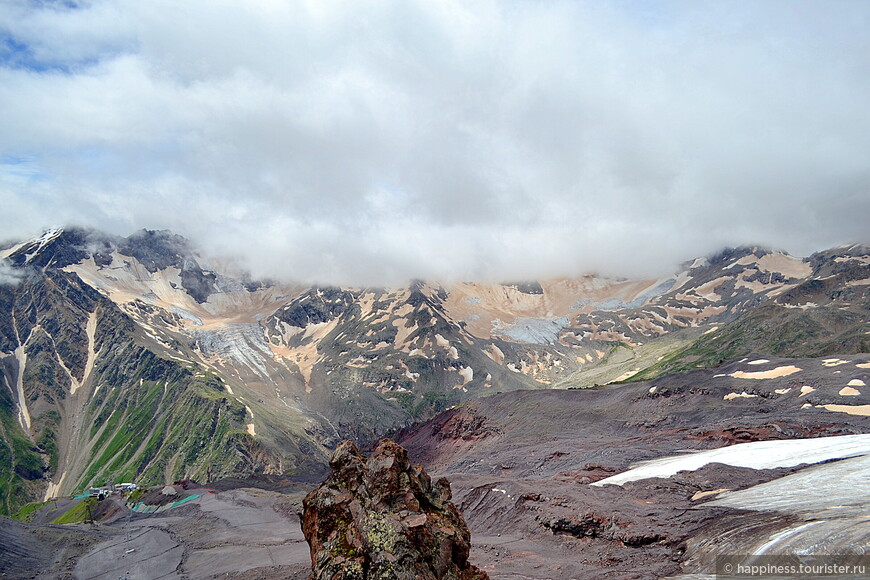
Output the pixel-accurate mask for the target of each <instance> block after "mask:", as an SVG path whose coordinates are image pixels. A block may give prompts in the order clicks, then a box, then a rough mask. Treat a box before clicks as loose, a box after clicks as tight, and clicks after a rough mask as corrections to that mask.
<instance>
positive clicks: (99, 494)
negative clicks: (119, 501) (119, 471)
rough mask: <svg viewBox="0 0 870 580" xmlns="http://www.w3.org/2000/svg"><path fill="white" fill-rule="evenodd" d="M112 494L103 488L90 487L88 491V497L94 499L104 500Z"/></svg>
mask: <svg viewBox="0 0 870 580" xmlns="http://www.w3.org/2000/svg"><path fill="white" fill-rule="evenodd" d="M111 493H112V492H111V491H110V490H108V489H106V488H105V487H92V488H91V489H89V490H88V497H95V498H97V499H106V498H107V497H109V495H110V494H111Z"/></svg>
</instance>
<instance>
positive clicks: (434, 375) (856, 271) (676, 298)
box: [0, 228, 870, 578]
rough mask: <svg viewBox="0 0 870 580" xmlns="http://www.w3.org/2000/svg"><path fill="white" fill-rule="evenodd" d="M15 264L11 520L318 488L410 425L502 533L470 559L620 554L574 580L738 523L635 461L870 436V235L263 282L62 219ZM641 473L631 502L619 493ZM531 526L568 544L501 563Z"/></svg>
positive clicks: (173, 239) (7, 500)
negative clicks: (350, 452)
mask: <svg viewBox="0 0 870 580" xmlns="http://www.w3.org/2000/svg"><path fill="white" fill-rule="evenodd" d="M691 257H692V256H687V258H691ZM0 260H2V261H0V373H2V379H0V381H2V385H0V513H2V514H7V515H12V514H15V513H16V512H17V511H18V510H19V508H21V506H23V505H25V504H26V503H28V502H34V501H43V500H47V499H49V498H53V497H58V496H71V495H74V494H76V493H78V492H81V491H85V490H87V489H88V488H90V487H93V486H102V485H106V484H112V483H118V482H136V483H138V484H139V485H140V486H144V485H157V484H165V483H172V482H174V481H179V480H196V481H199V482H213V481H217V480H222V479H223V480H227V478H243V477H249V476H251V475H258V476H261V477H264V478H268V477H273V476H274V477H277V476H280V477H282V478H285V479H287V480H288V481H294V482H297V483H298V484H300V485H303V486H305V485H311V484H313V483H315V482H319V481H321V480H322V479H324V477H326V475H327V473H328V471H329V469H328V460H329V457H330V454H331V453H332V450H333V449H335V447H336V446H337V445H338V443H339V442H340V441H341V440H343V439H352V440H354V441H356V442H357V443H359V444H360V445H362V446H366V445H372V444H374V443H375V442H376V441H377V440H379V439H380V438H382V437H384V436H387V435H391V436H393V437H394V438H395V439H396V440H397V441H399V442H401V443H402V444H403V445H405V446H406V447H407V448H408V452H409V454H410V455H411V456H412V459H414V460H415V461H419V462H423V463H425V465H426V468H427V469H428V470H430V471H432V472H436V473H443V474H449V475H450V479H451V481H452V482H454V485H455V486H456V485H457V482H458V489H456V490H455V493H454V495H455V497H457V498H458V501H457V505H459V506H460V508H461V509H462V510H463V511H464V512H466V517H467V518H468V520H469V525H470V526H471V528H472V532H473V533H475V534H483V536H482V537H489V539H490V540H491V542H490V543H489V544H487V546H489V547H488V548H485V549H484V548H482V547H480V545H478V546H477V547H476V548H475V550H477V552H473V553H472V560H474V559H475V558H477V560H476V561H475V563H477V564H478V565H480V566H482V567H483V568H484V569H487V570H488V571H489V573H490V575H491V576H492V577H494V578H499V577H501V578H531V577H534V578H538V577H540V578H544V577H565V578H567V577H569V575H566V574H569V573H568V572H566V571H565V569H564V568H559V569H557V568H553V566H555V564H552V562H560V561H562V560H559V556H558V551H559V550H560V549H563V548H564V542H567V541H569V539H571V538H573V539H575V540H577V541H580V540H582V541H586V542H589V541H592V540H591V539H590V538H593V539H594V538H600V539H603V540H602V541H604V542H605V544H602V545H606V546H610V547H611V548H612V546H613V545H614V542H616V543H618V544H619V546H620V548H619V550H616V551H615V552H614V551H601V550H599V551H598V552H595V551H593V552H589V553H590V554H596V555H595V558H597V560H595V561H594V562H592V563H589V562H586V563H583V564H580V563H578V564H576V566H575V567H574V568H572V569H571V570H570V574H573V575H574V576H570V577H587V576H585V575H584V574H593V572H590V570H600V569H601V567H602V566H605V567H606V566H623V568H625V566H629V565H630V566H629V567H631V566H634V567H635V568H637V569H641V568H642V567H643V566H646V565H647V563H648V562H656V563H657V564H656V565H659V568H660V569H657V572H656V574H660V575H665V574H669V573H675V571H678V569H679V565H680V563H681V562H689V561H692V562H695V561H698V562H700V560H702V559H703V558H708V559H709V556H708V555H705V554H706V553H701V552H698V551H697V550H696V551H695V552H692V549H691V546H692V545H698V543H702V542H704V541H708V543H709V542H713V541H714V540H713V539H709V538H715V537H718V536H715V535H710V534H712V532H709V528H704V530H706V531H705V532H704V533H708V532H709V534H708V535H707V536H703V535H697V534H696V535H695V536H693V537H695V538H696V540H695V542H696V544H691V543H690V544H687V543H686V541H687V540H686V538H687V537H688V536H687V534H689V531H691V530H695V531H697V530H698V529H701V528H703V527H704V525H706V524H704V522H705V521H707V520H704V518H703V517H701V516H698V515H696V512H691V511H690V512H688V513H689V514H690V515H689V516H686V515H685V514H686V513H687V512H686V510H687V509H689V507H690V504H691V503H692V502H690V501H689V499H688V498H684V497H683V496H682V495H680V494H682V493H683V491H685V490H683V489H682V488H680V490H679V491H675V488H674V486H677V485H678V483H673V482H671V483H668V484H667V485H666V486H665V487H666V489H665V491H661V489H659V492H658V493H660V494H661V493H666V494H671V495H669V496H668V497H671V499H672V500H673V501H672V502H671V503H667V502H664V503H663V502H662V501H659V502H658V503H657V504H656V506H657V507H655V509H653V508H652V507H650V508H649V509H647V508H646V507H643V509H641V507H638V506H640V505H641V504H640V503H637V502H641V503H642V502H643V498H645V497H647V496H646V495H644V494H646V493H647V492H645V491H644V492H638V491H637V483H631V482H632V481H636V480H637V478H635V479H627V480H626V482H623V481H620V482H618V485H613V486H607V485H604V486H599V484H598V481H599V480H602V479H604V478H605V477H608V476H612V475H615V474H617V473H621V472H627V471H628V470H629V468H630V467H631V466H632V465H633V464H634V463H635V462H636V461H638V460H644V459H656V458H661V457H664V456H667V455H674V454H676V452H677V451H678V450H680V449H695V450H699V449H707V450H712V449H716V448H721V447H723V446H726V445H732V444H734V443H745V442H763V441H768V440H772V439H795V438H806V437H813V438H815V437H819V436H822V435H854V436H857V435H858V434H861V433H868V432H870V424H868V423H867V421H868V419H867V417H866V416H867V415H868V414H870V411H868V409H870V387H868V388H866V389H865V388H862V387H864V386H865V384H868V383H870V364H868V360H870V357H868V356H867V355H866V353H868V352H870V246H865V245H854V246H844V247H838V248H833V249H829V250H825V251H820V252H818V253H816V254H813V255H812V256H809V257H807V258H800V257H793V256H790V255H788V254H786V253H784V252H779V251H774V250H770V249H765V248H759V247H740V248H736V249H728V250H724V251H722V252H720V253H718V254H716V255H712V256H707V257H698V258H696V259H690V260H689V261H688V262H686V263H685V264H683V265H682V267H680V268H679V269H678V271H676V272H672V273H667V274H665V275H662V276H661V277H659V278H649V279H617V278H607V277H600V276H596V275H593V274H590V275H587V276H582V277H577V278H554V279H547V280H532V281H515V282H509V281H505V282H503V283H488V282H487V283H484V282H462V283H452V284H449V285H446V284H445V285H442V284H438V283H435V282H429V281H414V282H412V283H410V284H409V285H407V286H406V287H400V288H349V287H311V286H301V285H292V284H285V283H278V282H273V281H264V280H252V279H250V277H249V276H247V275H246V274H245V273H244V272H239V271H236V270H234V269H233V268H230V267H225V266H222V265H221V262H220V261H217V260H213V259H210V258H205V257H203V255H201V254H200V252H199V250H198V249H197V248H194V247H193V246H192V244H191V243H189V242H188V241H187V240H185V239H184V238H182V237H180V236H178V235H174V234H172V233H170V232H166V231H148V230H142V231H139V232H136V233H134V234H132V235H130V236H129V237H126V238H124V237H117V236H112V235H106V234H103V233H100V232H97V231H93V230H85V229H78V228H67V229H55V230H50V231H47V232H45V233H44V234H43V235H42V236H41V237H39V238H36V239H32V240H25V241H17V242H14V243H8V244H6V246H5V249H3V250H2V251H0ZM834 373H837V374H834ZM762 407H763V409H762ZM747 417H749V418H747ZM853 455H854V454H853ZM721 463H722V464H716V465H719V467H718V468H715V469H720V471H721V470H725V471H724V472H722V473H718V472H715V469H713V468H711V467H710V466H709V465H708V466H707V467H706V468H705V469H707V470H708V471H709V473H707V472H692V473H694V475H691V476H686V475H683V476H681V477H682V480H679V482H680V483H679V485H682V486H684V487H685V486H689V487H691V489H692V493H693V494H694V493H696V492H708V491H711V492H712V493H711V494H710V495H713V496H714V495H715V494H716V493H718V492H722V491H725V488H728V489H736V488H739V487H741V486H743V487H748V486H752V485H756V484H763V483H764V482H765V481H770V480H772V479H774V478H775V477H780V476H785V475H789V474H791V472H792V471H794V469H793V468H792V466H787V465H784V464H783V465H781V466H779V467H778V468H779V469H781V470H784V469H785V470H788V469H791V470H792V471H789V472H788V473H785V472H784V471H783V472H776V473H774V472H773V471H771V469H774V468H771V467H770V466H767V465H765V466H761V467H758V469H761V471H758V472H754V471H753V470H752V469H749V467H751V466H747V465H743V464H739V465H738V464H733V463H731V464H729V463H728V461H726V460H722V462H721ZM807 463H811V461H807ZM728 465H732V467H728ZM734 465H736V466H734ZM711 469H713V471H710V470H711ZM729 470H731V471H729ZM741 470H744V471H741ZM749 472H753V473H752V474H748V473H749ZM723 473H724V475H723ZM759 473H760V474H762V475H758V474H759ZM799 473H802V472H798V474H799ZM699 474H701V475H699ZM789 476H792V475H789ZM493 477H497V478H499V479H498V481H495V480H492V478H493ZM650 477H668V475H662V474H653V475H650ZM487 478H489V479H487ZM705 478H706V479H705ZM720 479H721V480H723V481H724V480H728V481H730V482H731V483H730V484H727V485H726V484H724V483H723V484H722V485H719V484H718V483H717V486H718V487H717V488H716V489H715V490H711V489H710V488H711V485H712V484H710V482H711V481H714V480H715V481H717V482H718V481H719V480H720ZM484 480H485V481H484ZM659 481H662V480H659ZM665 481H670V480H665ZM499 482H500V483H499ZM530 482H532V483H530ZM614 483H616V482H614ZM560 486H561V487H560ZM566 486H567V487H566ZM620 486H622V487H620ZM632 486H635V487H632ZM668 486H670V487H668ZM581 488H582V492H581V491H577V490H581ZM720 488H721V489H720ZM566 489H567V490H568V491H565V490H566ZM632 489H634V490H635V491H634V492H632V493H634V494H635V495H634V496H633V497H634V499H633V500H632V501H633V502H634V503H632V502H629V501H628V500H625V499H624V498H623V496H621V495H620V494H627V493H629V491H626V490H632ZM650 493H651V492H650ZM584 494H585V495H584ZM689 495H690V496H691V495H692V494H689ZM677 496H679V498H678V499H674V498H676V497H677ZM638 497H640V499H637V498H638ZM702 497H703V496H702ZM559 498H561V499H559ZM709 499H713V497H710V498H709ZM736 501H737V500H734V502H736ZM505 502H507V504H509V505H507V504H505V505H502V504H504V503H505ZM608 502H611V503H613V505H614V506H617V507H613V510H612V511H608V510H609V509H610V508H608V510H605V509H604V508H602V507H601V506H607V505H609V504H608ZM620 502H622V503H620ZM648 503H649V502H648ZM460 504H461V505H460ZM617 504H618V505H617ZM623 504H625V505H630V507H628V508H626V507H625V505H623ZM665 504H667V505H665ZM738 504H739V505H738ZM619 505H621V506H623V507H621V508H620V507H618V506H619ZM663 506H664V507H663ZM734 506H736V507H740V508H741V509H750V508H746V506H745V505H744V504H741V503H739V502H737V503H734ZM721 509H725V508H721ZM584 510H586V511H584ZM596 510H598V511H596ZM620 510H622V511H620ZM650 510H651V511H650ZM656 510H659V511H661V512H662V513H658V512H656V514H654V515H653V516H651V515H650V513H652V512H655V511H656ZM605 511H607V513H605ZM641 512H643V513H641ZM647 512H649V513H647ZM620 513H621V514H622V515H619V516H615V515H613V514H620ZM674 514H678V515H674ZM679 514H682V515H679ZM693 514H695V515H693ZM783 517H785V516H783ZM789 517H792V516H789ZM614 518H616V519H614ZM620 518H621V520H620ZM680 518H682V519H680ZM692 518H694V519H692ZM793 519H794V518H793ZM617 520H619V521H617ZM658 520H661V521H666V522H669V523H667V524H666V525H665V524H662V525H659V526H658V527H656V521H658ZM683 520H691V521H683ZM750 520H751V521H750ZM735 521H736V520H735ZM741 521H742V522H743V523H744V524H746V525H755V524H756V523H757V521H756V520H755V519H752V518H751V517H750V516H746V517H745V521H744V520H741ZM765 521H767V522H769V521H770V520H765ZM777 521H778V522H779V523H781V524H782V526H785V527H787V526H786V523H787V524H788V525H791V524H792V523H794V522H793V521H792V520H789V521H788V522H786V523H783V521H785V520H783V519H782V518H781V519H780V520H777ZM747 522H748V523H747ZM722 525H724V524H722ZM735 525H736V524H735ZM759 525H760V524H759ZM785 527H782V529H785ZM777 529H780V528H777ZM511 530H514V531H516V530H524V532H523V537H524V538H526V539H528V541H533V540H534V537H535V534H549V536H550V537H554V538H562V537H564V538H568V539H566V540H564V542H562V540H559V541H560V542H562V544H558V546H557V545H556V543H554V544H553V545H552V546H554V547H552V553H551V554H550V555H549V556H546V554H545V552H540V551H539V552H540V553H541V554H545V556H546V557H547V558H550V563H549V564H542V565H541V566H543V567H541V566H539V568H540V570H541V571H540V574H541V575H538V576H536V575H534V574H533V573H532V572H529V570H531V569H532V568H534V566H533V563H530V562H531V560H530V559H529V558H530V556H528V554H531V553H533V552H534V553H536V554H537V553H538V552H535V551H534V549H532V548H524V549H523V550H518V551H517V553H520V551H522V553H523V554H526V556H517V557H516V558H515V559H513V560H508V561H504V559H503V558H502V556H504V554H507V553H509V552H510V550H509V549H507V548H499V547H498V546H499V545H500V543H499V541H497V540H495V538H497V537H500V536H496V534H495V532H496V531H497V532H498V534H502V533H504V535H505V538H508V537H510V534H511ZM687 530H689V531H687ZM721 531H722V530H720V532H721ZM486 532H492V534H491V536H486ZM747 537H748V536H747ZM529 538H530V539H529ZM698 538H701V539H698ZM704 538H708V539H707V540H705V539H704ZM524 541H525V540H524ZM747 541H748V540H747ZM669 542H670V543H669ZM557 543H558V542H557ZM559 546H561V547H559ZM732 547H733V546H732ZM565 549H567V548H565ZM572 549H573V548H572ZM655 550H658V551H655ZM605 552H606V553H605ZM709 553H712V552H709ZM500 554H501V556H500ZM638 554H640V556H638ZM545 556H540V557H541V558H543V557H545ZM536 557H539V556H536ZM523 558H525V559H523ZM590 558H592V557H591V556H590ZM608 558H610V560H608ZM693 558H694V560H692V559H693ZM563 560H564V559H563ZM593 560H594V558H593ZM605 560H606V561H607V562H610V564H606V565H605V564H601V562H602V561H605ZM590 561H591V560H590ZM481 562H482V564H481ZM584 562H585V561H584ZM596 562H597V563H596ZM536 569H537V568H536ZM500 573H501V575H499V574H500ZM595 573H596V574H597V572H595ZM511 574H513V575H511ZM547 575H549V576H547ZM560 575H561V576H560ZM185 577H187V576H185ZM191 577H196V576H195V575H194V576H191ZM262 577H266V576H262ZM589 577H593V576H589ZM597 577H605V576H597ZM612 577H623V576H618V575H614V576H612ZM625 577H629V576H625ZM636 577H645V576H642V575H641V576H636Z"/></svg>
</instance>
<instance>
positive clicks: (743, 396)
mask: <svg viewBox="0 0 870 580" xmlns="http://www.w3.org/2000/svg"><path fill="white" fill-rule="evenodd" d="M757 397H758V395H750V394H749V393H747V392H746V391H743V392H741V393H728V394H727V395H725V396H724V397H722V399H723V400H725V401H732V400H734V399H755V398H757Z"/></svg>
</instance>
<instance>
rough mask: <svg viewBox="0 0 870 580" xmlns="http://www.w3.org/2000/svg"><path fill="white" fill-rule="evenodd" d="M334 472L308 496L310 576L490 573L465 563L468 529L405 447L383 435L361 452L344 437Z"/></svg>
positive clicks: (412, 577)
mask: <svg viewBox="0 0 870 580" xmlns="http://www.w3.org/2000/svg"><path fill="white" fill-rule="evenodd" d="M329 465H330V467H331V468H332V473H331V474H330V475H329V477H328V478H327V479H326V481H324V482H323V483H322V484H321V485H320V487H318V488H317V489H315V490H314V491H312V492H311V493H309V494H308V495H307V496H306V497H305V501H304V502H303V505H304V512H303V517H302V531H303V532H304V534H305V539H306V540H307V541H308V544H309V546H310V547H311V569H312V574H311V579H312V580H488V578H489V577H488V576H487V575H486V573H485V572H482V571H481V570H478V569H477V568H476V567H474V566H472V565H471V564H469V563H468V553H469V550H470V547H471V533H470V532H469V531H468V527H467V526H466V525H465V520H464V519H463V518H462V514H460V513H459V510H458V509H456V506H454V505H453V503H451V501H450V499H451V492H450V484H449V483H448V482H447V480H446V479H443V478H442V479H440V480H438V481H437V482H436V483H435V484H432V482H431V480H430V479H429V476H428V475H427V474H426V472H425V471H424V470H423V468H422V467H420V466H419V465H414V466H412V465H410V464H409V462H408V454H407V452H406V451H405V449H404V448H403V447H402V446H400V445H398V444H396V443H393V442H392V441H390V440H389V439H385V440H383V441H381V442H380V443H379V444H378V447H377V449H375V451H374V453H372V455H371V457H369V458H368V459H366V458H365V457H363V456H362V455H361V454H360V451H359V449H358V448H357V447H356V445H354V443H353V442H351V441H342V442H341V443H340V444H339V445H338V447H337V448H336V450H335V452H334V453H333V456H332V459H331V460H330V462H329Z"/></svg>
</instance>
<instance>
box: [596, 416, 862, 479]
mask: <svg viewBox="0 0 870 580" xmlns="http://www.w3.org/2000/svg"><path fill="white" fill-rule="evenodd" d="M867 407H868V408H870V405H867ZM868 454H870V435H867V434H862V435H843V436H837V437H819V438H816V439H785V440H777V441H754V442H751V443H738V444H736V445H731V446H729V447H721V448H719V449H711V450H708V451H699V452H697V453H692V454H691V455H678V456H672V457H663V458H661V459H654V460H652V461H646V462H644V463H641V464H639V465H637V466H636V467H634V468H633V469H630V470H628V471H626V472H624V473H620V474H617V475H614V476H612V477H608V478H606V479H602V480H600V481H596V482H594V483H591V484H590V485H593V486H602V485H622V484H624V483H627V482H629V481H639V480H641V479H649V478H651V477H671V476H672V475H675V474H676V473H678V472H680V471H695V470H697V469H700V468H702V467H704V466H705V465H707V464H709V463H724V464H725V465H732V466H734V467H749V468H751V469H773V468H776V467H793V466H796V465H801V464H803V463H806V464H813V463H820V462H822V461H829V460H831V459H844V458H846V457H857V456H862V455H868Z"/></svg>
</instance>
